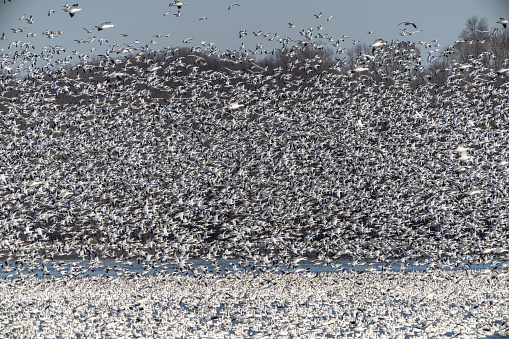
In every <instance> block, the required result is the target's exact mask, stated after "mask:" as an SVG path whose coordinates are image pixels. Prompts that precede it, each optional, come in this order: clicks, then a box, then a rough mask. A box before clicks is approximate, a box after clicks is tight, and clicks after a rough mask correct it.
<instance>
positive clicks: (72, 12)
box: [64, 4, 83, 18]
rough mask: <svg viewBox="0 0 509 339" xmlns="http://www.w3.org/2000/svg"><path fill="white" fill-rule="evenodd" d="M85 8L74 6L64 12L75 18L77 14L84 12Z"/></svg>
mask: <svg viewBox="0 0 509 339" xmlns="http://www.w3.org/2000/svg"><path fill="white" fill-rule="evenodd" d="M82 10H83V8H78V4H74V5H72V6H71V7H68V8H65V9H64V11H65V12H67V13H69V15H70V16H71V18H72V17H73V16H74V14H75V13H76V12H79V11H82Z"/></svg>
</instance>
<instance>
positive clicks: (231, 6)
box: [228, 2, 240, 10]
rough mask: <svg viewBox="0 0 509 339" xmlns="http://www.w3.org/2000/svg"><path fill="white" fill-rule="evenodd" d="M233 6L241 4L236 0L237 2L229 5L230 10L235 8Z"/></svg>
mask: <svg viewBox="0 0 509 339" xmlns="http://www.w3.org/2000/svg"><path fill="white" fill-rule="evenodd" d="M233 6H240V4H238V3H236V2H235V3H233V4H231V5H230V6H229V7H228V10H230V9H232V8H233Z"/></svg>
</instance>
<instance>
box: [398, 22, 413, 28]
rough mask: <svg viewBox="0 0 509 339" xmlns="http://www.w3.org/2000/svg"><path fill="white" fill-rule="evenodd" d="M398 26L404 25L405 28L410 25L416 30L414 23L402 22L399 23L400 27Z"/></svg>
mask: <svg viewBox="0 0 509 339" xmlns="http://www.w3.org/2000/svg"><path fill="white" fill-rule="evenodd" d="M400 25H405V26H410V25H412V26H414V28H415V29H417V25H416V24H415V23H413V22H411V21H403V22H402V23H400V24H399V25H398V26H400Z"/></svg>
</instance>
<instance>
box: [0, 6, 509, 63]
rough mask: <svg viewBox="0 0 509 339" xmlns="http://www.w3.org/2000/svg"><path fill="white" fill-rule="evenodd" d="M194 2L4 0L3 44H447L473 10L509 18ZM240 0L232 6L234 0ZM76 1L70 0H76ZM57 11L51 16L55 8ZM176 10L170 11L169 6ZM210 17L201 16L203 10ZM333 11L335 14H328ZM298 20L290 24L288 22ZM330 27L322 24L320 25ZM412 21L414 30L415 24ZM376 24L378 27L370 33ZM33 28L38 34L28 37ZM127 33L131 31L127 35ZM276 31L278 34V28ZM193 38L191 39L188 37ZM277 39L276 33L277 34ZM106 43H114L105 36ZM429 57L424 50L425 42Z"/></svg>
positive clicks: (501, 12)
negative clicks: (306, 33) (311, 40)
mask: <svg viewBox="0 0 509 339" xmlns="http://www.w3.org/2000/svg"><path fill="white" fill-rule="evenodd" d="M186 1H187V3H188V5H186V6H184V7H183V8H182V10H181V14H182V16H180V17H176V16H174V15H173V14H175V13H177V8H176V7H169V6H168V5H169V3H170V1H162V0H155V1H154V0H149V1H147V0H138V1H130V0H102V1H99V0H88V1H82V2H78V4H79V7H80V8H83V11H81V12H78V13H76V15H75V17H74V18H70V16H69V14H68V13H65V12H64V11H63V10H62V8H63V7H62V6H63V5H64V4H65V1H55V0H12V2H10V3H9V2H7V3H6V4H4V3H3V1H2V2H0V25H1V26H0V34H1V33H5V34H6V37H7V39H8V40H5V41H0V49H2V48H3V49H4V50H5V51H7V47H8V46H9V44H10V43H11V42H13V41H18V40H19V41H30V42H31V43H32V44H34V45H35V46H36V49H37V50H40V48H41V47H43V46H49V45H51V46H55V45H60V46H64V47H67V52H68V53H70V52H72V51H73V50H78V51H80V53H87V54H90V51H89V50H90V48H92V47H95V48H98V51H97V52H94V53H98V52H99V51H102V50H104V48H105V46H103V47H100V46H99V43H98V40H99V39H100V38H105V39H108V41H109V44H113V43H115V44H118V45H120V46H123V44H124V43H132V42H133V41H134V40H136V39H137V40H139V41H140V44H139V45H138V46H144V45H147V44H149V45H150V42H151V41H152V40H154V41H157V44H155V45H152V48H153V49H162V48H164V47H166V46H189V47H192V46H195V45H198V44H200V43H201V41H206V42H207V43H209V42H213V43H215V46H216V47H218V48H219V49H221V50H226V49H236V48H238V47H240V45H241V43H242V42H244V43H245V47H246V48H249V49H252V50H254V49H255V47H256V45H257V44H259V43H262V44H263V48H264V49H266V50H267V51H270V50H272V48H274V47H276V48H278V47H280V46H281V44H280V43H278V42H276V41H273V42H270V41H268V39H267V38H264V37H255V36H254V35H253V31H255V32H258V31H260V30H261V31H262V33H271V34H274V33H278V34H279V36H280V37H281V38H284V37H286V36H288V37H291V38H292V39H294V40H298V39H301V38H302V37H301V36H300V34H299V32H300V31H301V30H303V29H308V28H310V27H314V29H315V32H319V33H321V34H328V36H331V37H333V38H334V39H335V40H337V39H339V38H340V37H341V36H342V35H348V37H349V38H348V39H346V40H345V42H343V43H342V44H341V46H342V47H344V48H348V47H351V46H352V41H353V40H355V39H357V40H361V41H363V42H366V43H368V44H371V43H372V42H373V41H374V40H375V39H378V38H382V39H385V40H388V41H390V40H392V39H399V40H409V41H414V42H418V41H426V42H430V43H431V42H432V40H433V39H438V40H439V43H440V44H441V45H442V46H447V45H450V44H452V43H454V41H455V40H456V39H457V38H458V34H459V33H460V31H461V30H462V29H463V27H464V24H465V21H466V20H467V18H469V17H471V16H473V15H477V16H479V17H481V18H482V17H484V18H486V19H487V20H488V23H489V25H490V28H494V27H498V26H500V25H499V24H497V23H496V22H497V21H498V20H499V18H500V17H506V18H509V0H483V1H474V0H442V1H437V0H428V1H413V0H407V1H399V0H384V1H381V0H363V1H340V0H336V1H333V0H313V1H299V0H280V1H278V0H272V1H268V0H257V1H253V0H249V1H247V0H236V1H225V0H186ZM233 2H237V3H239V4H240V6H235V7H233V8H232V9H231V10H228V7H229V5H230V4H231V3H233ZM73 3H75V2H71V4H73ZM50 9H53V10H55V11H56V13H53V14H52V15H51V16H50V17H48V11H49V10H50ZM168 11H170V12H171V14H169V15H167V16H163V14H164V13H165V12H168ZM320 12H322V13H323V14H322V16H323V17H322V18H321V19H317V18H315V16H314V14H319V13H320ZM23 14H26V15H27V17H29V16H30V15H32V16H33V18H34V20H35V23H34V24H28V23H27V22H26V21H25V20H18V18H19V17H20V16H21V15H23ZM204 16H205V17H207V20H198V19H199V18H200V17H204ZM329 16H334V18H333V19H332V20H330V21H327V17H329ZM105 21H111V22H112V24H114V25H115V27H114V28H111V29H106V30H103V31H100V32H99V31H97V30H95V31H94V32H93V33H91V34H88V33H87V32H86V31H85V30H84V29H83V28H84V27H85V28H87V29H91V28H93V27H94V26H96V25H99V24H101V23H102V22H105ZM402 21H413V22H415V23H416V24H417V28H418V29H422V32H419V33H416V34H414V35H412V36H408V35H407V36H405V37H403V36H400V34H399V32H400V30H401V29H402V28H403V26H398V24H399V23H400V22H402ZM290 22H291V23H293V24H295V25H296V27H295V28H289V25H288V23H290ZM318 26H322V27H323V30H321V31H318V30H317V27H318ZM11 28H26V29H27V30H26V32H23V33H13V32H12V30H11ZM242 29H245V30H246V31H247V32H248V33H249V35H248V36H246V37H244V38H242V39H240V38H239V31H240V30H242ZM407 29H408V30H410V31H413V30H414V28H413V27H412V26H407ZM45 30H53V31H56V30H61V31H65V33H64V34H63V35H61V36H59V37H57V38H54V39H48V38H46V36H45V35H42V33H43V32H44V31H45ZM369 31H373V34H368V32H369ZM29 32H33V33H36V34H37V37H35V38H34V37H27V33H29ZM121 33H126V34H129V36H128V37H123V36H121ZM156 34H163V35H164V34H173V35H172V36H171V37H169V38H164V37H162V38H155V37H154V35H156ZM92 36H96V41H95V42H94V43H92V44H78V43H76V42H75V41H74V40H77V39H87V38H90V37H92ZM271 36H272V35H271ZM186 38H193V40H192V42H191V43H190V44H188V45H186V44H184V43H183V42H182V41H183V40H184V39H186ZM276 40H277V39H276ZM106 45H107V44H106ZM422 51H423V57H424V56H425V53H424V51H425V50H424V48H422Z"/></svg>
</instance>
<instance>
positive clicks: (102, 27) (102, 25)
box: [95, 21, 115, 31]
mask: <svg viewBox="0 0 509 339" xmlns="http://www.w3.org/2000/svg"><path fill="white" fill-rule="evenodd" d="M95 27H96V28H97V30H98V31H102V30H103V29H106V28H111V27H115V25H112V24H111V21H107V22H103V23H102V24H100V25H99V26H95Z"/></svg>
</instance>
